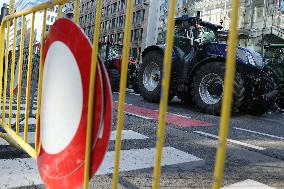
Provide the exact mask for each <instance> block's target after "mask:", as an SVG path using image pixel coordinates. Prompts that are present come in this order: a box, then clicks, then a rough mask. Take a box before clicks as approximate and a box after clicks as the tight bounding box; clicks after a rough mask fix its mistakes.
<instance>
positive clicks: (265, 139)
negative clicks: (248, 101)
mask: <svg viewBox="0 0 284 189" xmlns="http://www.w3.org/2000/svg"><path fill="white" fill-rule="evenodd" d="M113 99H114V101H117V100H118V94H113ZM116 104H117V102H115V103H114V105H115V106H116ZM125 107H126V108H125V112H126V114H125V119H124V128H123V133H124V135H123V137H122V138H123V140H122V151H121V163H120V179H119V188H131V189H132V188H133V189H140V188H141V189H142V188H151V186H152V179H153V178H152V173H153V165H154V155H155V145H156V140H157V137H156V131H157V125H158V122H157V119H156V118H157V114H158V112H157V110H158V109H159V105H158V104H154V103H149V102H146V101H144V100H143V98H142V97H140V96H139V95H137V94H133V93H131V91H128V92H127V97H126V105H125ZM113 112H114V117H113V128H112V130H113V133H112V134H114V136H113V137H112V139H111V140H110V142H109V149H108V153H107V155H106V157H105V161H104V162H103V164H102V165H101V167H100V169H99V171H98V173H97V175H96V176H94V177H93V179H92V180H91V184H90V186H91V188H99V189H100V188H111V184H112V172H113V161H114V150H115V129H116V115H117V110H116V108H114V110H113ZM168 112H169V114H168V118H169V119H168V120H167V127H166V135H165V145H164V146H165V147H164V149H163V151H164V156H163V161H162V174H161V184H160V186H161V188H211V184H212V181H213V170H214V163H215V155H216V146H217V143H218V140H217V138H216V137H217V135H218V130H219V121H220V118H219V117H218V116H211V115H207V114H203V113H200V112H198V111H197V110H196V109H194V108H193V107H188V106H185V105H184V104H182V103H181V102H179V101H178V100H177V99H175V100H174V101H171V102H170V103H169V108H168ZM30 121H31V122H30V125H32V127H30V131H33V130H34V120H32V119H31V120H30ZM283 123H284V114H282V113H280V112H278V113H277V112H271V113H268V114H266V115H263V116H259V117H254V116H249V115H240V114H235V115H233V118H232V121H231V128H230V133H229V139H230V140H229V142H228V151H227V159H226V162H225V171H224V183H223V186H228V189H229V188H233V187H232V184H236V185H233V186H241V185H245V186H247V188H249V189H251V188H252V189H253V188H257V189H262V188H263V189H264V188H266V189H272V188H284V126H283V125H284V124H283ZM1 140H2V139H0V143H1ZM0 161H1V162H0V188H1V189H2V188H44V187H43V185H42V181H41V180H40V178H39V175H38V172H37V166H36V164H35V162H34V161H33V160H31V159H30V158H29V156H28V155H27V154H25V153H23V152H18V151H16V150H15V149H13V148H12V147H10V146H7V144H3V143H1V144H0ZM9 164H11V166H10V167H9ZM18 167H19V168H18ZM22 167H23V168H22ZM27 175H28V176H27ZM13 179H14V180H13ZM248 179H249V180H248ZM31 185H32V187H31Z"/></svg>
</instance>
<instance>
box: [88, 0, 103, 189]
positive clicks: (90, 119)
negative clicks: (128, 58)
mask: <svg viewBox="0 0 284 189" xmlns="http://www.w3.org/2000/svg"><path fill="white" fill-rule="evenodd" d="M102 6H103V1H102V0H98V1H97V12H96V21H95V32H94V37H93V38H94V42H93V50H92V62H91V73H90V83H89V84H90V85H89V99H88V120H87V136H86V150H85V151H86V153H85V156H86V157H85V169H84V189H87V188H88V187H89V177H90V160H91V150H92V149H91V144H92V126H93V115H94V112H93V111H94V107H93V105H94V94H95V78H96V70H97V62H98V50H99V49H98V48H99V36H100V26H101V24H100V23H101V17H102Z"/></svg>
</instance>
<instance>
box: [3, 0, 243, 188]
mask: <svg viewBox="0 0 284 189" xmlns="http://www.w3.org/2000/svg"><path fill="white" fill-rule="evenodd" d="M67 2H69V0H53V1H49V2H46V3H43V4H40V5H37V6H34V7H32V8H28V9H26V10H23V11H20V12H16V13H14V14H11V15H10V16H7V17H5V18H4V19H3V21H2V24H1V29H0V78H1V87H0V95H1V99H2V101H1V108H2V124H1V125H2V127H3V128H4V130H5V131H6V132H7V133H8V134H9V136H10V137H11V138H13V139H14V140H15V141H16V143H17V144H18V145H19V146H20V147H21V148H23V149H24V150H25V151H26V152H27V153H28V154H29V155H30V156H31V157H33V158H36V157H37V153H38V150H39V145H40V144H39V142H40V141H38V138H39V137H38V135H39V114H40V108H41V92H42V89H41V85H42V71H43V67H42V65H43V56H42V55H43V50H44V42H45V36H46V17H47V9H49V8H53V7H54V6H57V5H58V15H57V17H58V18H59V17H61V15H62V5H63V4H64V3H67ZM133 3H134V2H133V1H132V0H127V9H126V24H125V30H124V32H125V36H124V39H123V46H124V48H123V55H122V71H121V79H120V81H121V83H120V95H119V104H118V117H117V135H116V145H115V167H114V174H113V185H112V187H113V188H114V189H116V188H117V187H118V180H119V161H120V150H121V134H122V129H123V122H124V118H123V112H124V103H125V91H126V80H127V68H128V57H129V48H130V36H131V35H130V34H131V19H132V9H133ZM232 3H233V5H232V7H233V11H232V22H231V28H230V35H229V48H228V55H227V59H226V60H227V61H226V74H225V93H224V99H223V104H222V116H221V127H220V131H219V137H220V143H219V146H218V151H217V157H216V165H215V172H214V177H215V180H214V184H213V188H214V189H215V188H220V186H221V183H222V178H223V170H224V161H225V157H226V156H225V154H226V144H227V135H228V128H229V122H230V118H231V113H230V112H231V111H230V110H231V101H232V85H233V78H234V75H235V56H236V44H237V23H238V8H239V3H240V2H239V0H235V1H232ZM102 4H103V0H98V1H97V11H96V21H95V32H94V37H93V39H94V42H93V51H92V67H91V76H90V89H91V90H90V91H89V101H88V105H89V106H88V122H87V137H86V144H87V145H86V159H85V160H86V164H85V171H84V173H85V176H84V188H88V183H89V171H90V156H91V138H92V136H91V133H92V127H91V126H92V125H93V124H92V122H93V119H92V115H93V96H94V89H95V73H96V65H97V56H98V43H99V34H100V22H101V14H102ZM79 7H80V1H79V0H75V16H74V21H75V23H78V21H79ZM175 7H176V0H171V1H170V3H169V14H168V30H167V35H166V50H165V53H164V67H163V74H162V77H163V78H162V90H161V100H160V111H159V125H158V131H157V144H156V157H155V166H154V172H153V185H152V187H153V188H154V189H157V188H159V183H160V182H159V181H160V164H161V159H162V147H163V145H164V136H165V116H166V111H167V107H168V92H169V81H170V71H171V54H172V53H171V52H172V48H173V35H174V25H175V21H174V17H175ZM39 11H44V15H43V29H42V39H41V48H40V63H39V71H38V72H39V76H38V91H37V96H38V99H37V111H36V127H35V131H36V132H35V146H32V145H30V144H29V143H28V142H27V141H28V128H29V124H28V119H29V113H30V112H29V111H30V110H29V106H30V103H32V102H30V100H29V96H30V83H31V75H32V64H33V58H32V54H33V37H34V32H33V30H34V22H35V16H36V14H35V13H36V12H39ZM29 14H32V26H31V27H32V29H31V31H32V32H31V33H30V39H29V48H28V49H29V50H28V66H27V67H28V70H27V77H26V82H27V87H26V91H25V99H26V101H25V119H24V120H25V122H24V136H23V137H22V136H20V135H19V131H20V125H19V122H20V108H21V107H20V102H21V96H22V94H21V88H22V77H23V76H22V69H23V51H24V38H25V18H26V16H27V15H29ZM19 19H21V21H22V25H21V42H20V49H19V50H20V57H19V63H18V64H19V65H18V66H19V76H18V93H17V99H16V102H17V109H16V127H15V129H14V128H13V127H12V123H11V119H12V101H13V94H14V92H13V83H14V79H15V75H14V71H15V62H16V58H15V52H16V38H17V33H16V32H15V31H16V30H17V29H16V27H17V21H18V20H19ZM11 23H14V35H13V44H12V50H11V51H12V55H11V56H12V58H11V59H12V61H11V66H10V78H9V81H10V85H8V71H9V69H8V68H9V49H10V40H9V36H10V35H9V34H10V28H11ZM5 34H6V45H5V43H4V41H5V40H4V38H5ZM4 60H5V62H4ZM3 63H4V64H3ZM3 69H4V70H3ZM3 73H4V74H3ZM3 79H4V80H3ZM7 86H10V87H9V89H10V90H9V93H8V94H9V113H8V115H9V117H8V122H7V119H6V101H7V97H8V96H7ZM2 94H3V96H2Z"/></svg>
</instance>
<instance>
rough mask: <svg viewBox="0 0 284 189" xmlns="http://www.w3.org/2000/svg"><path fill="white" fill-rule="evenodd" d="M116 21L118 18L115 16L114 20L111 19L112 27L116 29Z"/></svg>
mask: <svg viewBox="0 0 284 189" xmlns="http://www.w3.org/2000/svg"><path fill="white" fill-rule="evenodd" d="M115 22H116V19H115V18H113V19H112V21H111V28H112V29H114V28H115V27H116V25H115Z"/></svg>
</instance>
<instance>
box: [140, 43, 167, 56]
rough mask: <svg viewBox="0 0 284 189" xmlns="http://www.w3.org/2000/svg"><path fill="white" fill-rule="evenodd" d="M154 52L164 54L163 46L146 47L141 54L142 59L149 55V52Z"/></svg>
mask: <svg viewBox="0 0 284 189" xmlns="http://www.w3.org/2000/svg"><path fill="white" fill-rule="evenodd" d="M155 50H157V51H160V52H161V53H164V50H165V46H163V45H152V46H149V47H147V48H146V49H144V51H143V52H142V58H144V57H145V55H146V54H147V53H149V52H151V51H155Z"/></svg>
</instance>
